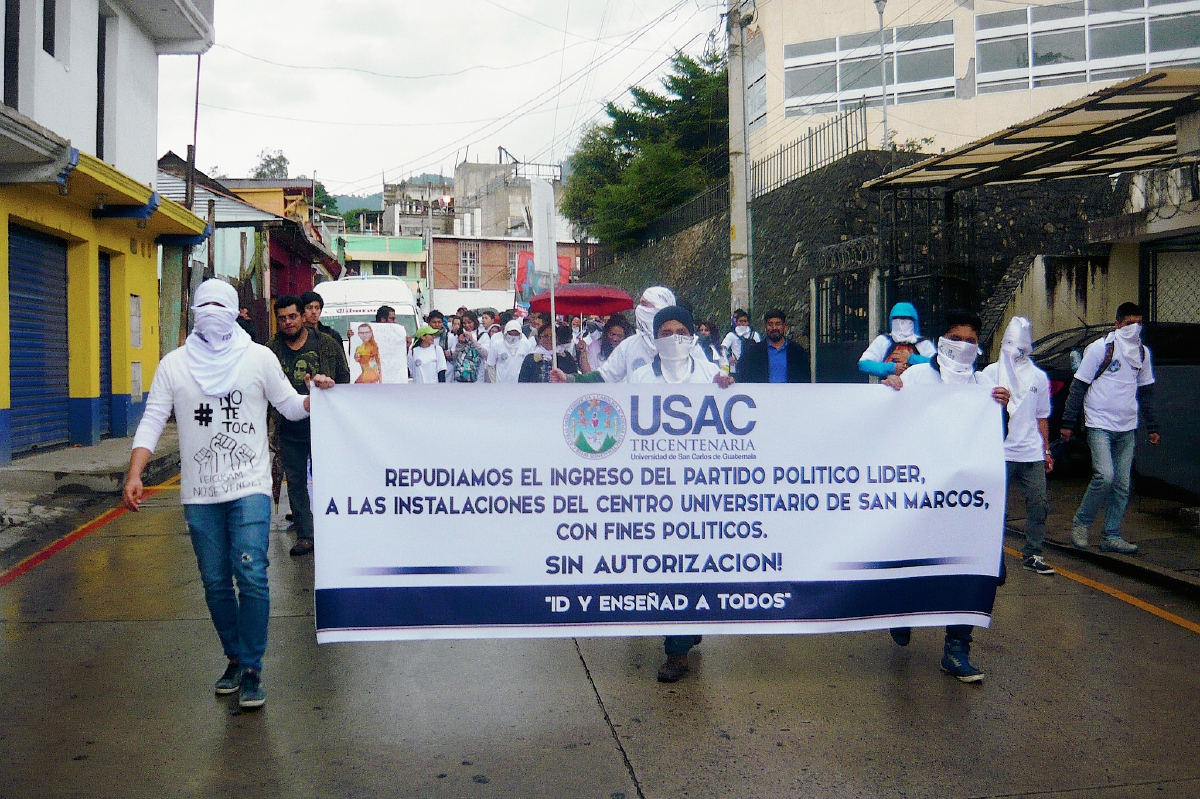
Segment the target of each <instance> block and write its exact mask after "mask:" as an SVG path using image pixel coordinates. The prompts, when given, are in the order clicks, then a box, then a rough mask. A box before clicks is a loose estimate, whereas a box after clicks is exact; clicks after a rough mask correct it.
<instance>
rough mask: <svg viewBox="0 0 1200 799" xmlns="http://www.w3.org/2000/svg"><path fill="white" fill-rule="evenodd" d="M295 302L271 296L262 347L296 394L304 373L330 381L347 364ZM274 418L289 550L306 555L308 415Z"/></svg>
mask: <svg viewBox="0 0 1200 799" xmlns="http://www.w3.org/2000/svg"><path fill="white" fill-rule="evenodd" d="M300 307H301V303H300V298H299V297H294V296H290V295H285V296H283V297H279V298H278V299H276V300H275V323H276V325H277V326H278V328H279V332H278V333H277V334H276V335H275V337H274V338H273V339H271V341H270V343H268V344H267V347H269V348H270V350H271V351H272V352H274V353H275V357H276V358H278V359H279V365H280V366H281V367H283V373H284V375H285V376H286V377H287V379H288V380H290V381H291V383H292V386H293V387H295V389H296V391H298V392H299V393H301V394H307V393H308V386H307V385H306V383H305V378H306V377H311V376H313V375H322V374H323V375H329V376H331V377H332V378H333V380H334V382H335V383H349V382H350V369H349V367H348V366H347V365H346V353H345V352H344V351H343V350H342V346H341V345H340V344H339V343H337V342H336V341H334V339H333V338H332V337H330V336H327V335H325V334H324V333H320V332H318V331H316V330H312V329H310V328H308V327H306V326H305V324H304V314H303V313H302V312H301V310H300ZM274 418H275V430H276V432H277V434H278V437H279V450H280V459H281V460H282V461H283V472H284V476H285V479H286V480H287V484H288V504H290V505H291V506H292V521H293V522H294V523H295V525H296V545H295V546H294V547H292V549H291V554H292V555H307V554H308V553H310V552H312V551H313V515H312V508H311V507H310V506H309V500H308V459H309V458H310V457H311V456H312V439H311V438H310V434H309V423H308V419H302V420H300V421H298V422H292V421H289V420H287V419H284V418H282V417H279V416H276V417H274Z"/></svg>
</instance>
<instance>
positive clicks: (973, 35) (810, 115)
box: [744, 0, 1200, 160]
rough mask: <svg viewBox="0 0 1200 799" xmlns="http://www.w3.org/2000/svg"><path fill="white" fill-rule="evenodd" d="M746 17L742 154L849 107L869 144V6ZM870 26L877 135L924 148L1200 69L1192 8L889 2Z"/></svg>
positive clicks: (817, 3)
mask: <svg viewBox="0 0 1200 799" xmlns="http://www.w3.org/2000/svg"><path fill="white" fill-rule="evenodd" d="M757 8H758V10H757V19H756V20H755V23H754V24H753V25H752V26H751V28H750V29H749V30H748V31H747V37H748V38H747V43H746V52H745V58H746V70H745V76H744V79H745V82H746V87H747V88H746V92H747V93H746V108H747V119H748V122H749V125H750V152H751V157H752V159H754V160H760V159H763V158H764V157H766V156H768V155H770V154H771V153H773V152H775V151H777V150H778V149H779V148H780V146H782V145H786V144H788V143H791V142H792V141H795V140H796V139H799V138H800V137H802V136H803V135H804V133H805V132H806V131H807V129H808V128H809V127H815V126H817V125H819V124H820V123H821V122H823V121H825V120H826V119H827V118H829V116H830V115H831V114H833V113H835V112H837V111H839V110H845V109H847V108H849V107H852V106H854V105H856V104H857V103H859V102H865V103H866V104H867V107H868V108H867V113H868V122H869V129H870V131H871V135H870V141H871V145H872V146H873V147H878V146H881V144H882V141H883V126H882V113H881V107H880V106H881V103H880V98H881V96H882V94H883V92H882V88H881V80H880V78H881V75H880V52H879V48H880V32H879V16H878V14H877V12H876V9H875V5H874V3H873V2H872V1H871V0H849V1H848V2H839V3H830V2H824V1H823V0H773V2H770V3H758V5H757ZM883 24H884V31H883V39H884V42H885V58H884V61H885V64H886V79H887V96H888V127H889V128H890V129H892V130H893V131H895V135H894V137H893V141H894V143H895V144H897V145H900V146H902V145H904V144H905V143H906V142H911V143H912V145H914V146H915V145H920V146H923V147H924V149H925V151H926V152H938V151H939V150H941V149H943V148H944V149H946V150H951V149H954V148H955V147H959V146H961V145H964V144H966V143H968V142H970V141H972V140H974V139H977V138H979V137H981V136H984V135H986V134H988V133H991V132H993V131H996V130H999V129H1001V128H1004V127H1006V126H1008V125H1012V124H1015V123H1018V122H1021V121H1024V120H1026V119H1030V118H1032V117H1034V116H1037V115H1038V114H1039V113H1041V112H1043V111H1045V110H1047V109H1050V108H1053V107H1056V106H1060V105H1063V104H1065V103H1068V102H1070V101H1072V100H1075V99H1077V98H1079V97H1081V96H1083V95H1085V94H1088V93H1089V92H1092V91H1095V90H1096V89H1098V88H1101V87H1102V86H1106V85H1110V84H1111V83H1113V82H1115V81H1118V80H1122V79H1125V78H1128V77H1131V76H1133V75H1137V74H1142V73H1145V72H1147V71H1148V70H1150V69H1154V68H1157V67H1166V66H1185V65H1189V64H1196V63H1200V2H1197V0H1185V1H1183V2H1180V1H1179V0H1075V1H1074V2H1066V3H1063V2H1039V1H1037V0H1029V2H1020V3H1014V2H1012V0H975V1H974V2H948V1H947V0H914V2H905V3H901V2H898V0H893V2H890V3H888V4H887V6H886V8H885V11H884V15H883ZM928 139H932V142H928V141H924V140H928Z"/></svg>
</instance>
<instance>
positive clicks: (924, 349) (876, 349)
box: [858, 302, 937, 378]
mask: <svg viewBox="0 0 1200 799" xmlns="http://www.w3.org/2000/svg"><path fill="white" fill-rule="evenodd" d="M889 321H890V324H891V329H890V330H889V331H888V332H887V333H884V334H881V335H878V336H876V337H875V340H874V341H872V342H871V346H869V347H867V349H866V350H865V351H864V352H863V354H862V355H861V356H860V357H859V359H858V371H860V372H863V373H864V374H868V375H871V376H873V377H879V378H884V377H887V376H888V375H899V374H903V373H904V370H905V369H907V368H908V367H910V366H916V365H917V364H919V363H929V359H930V358H932V357H933V356H934V355H935V354H936V353H937V348H936V347H935V346H934V345H933V342H932V341H930V340H929V339H926V338H922V337H921V320H920V319H919V318H918V316H917V309H916V306H914V305H913V304H912V303H910V302H898V303H896V304H895V305H893V306H892V313H891V317H890V320H889Z"/></svg>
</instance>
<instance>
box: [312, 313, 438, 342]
mask: <svg viewBox="0 0 1200 799" xmlns="http://www.w3.org/2000/svg"><path fill="white" fill-rule="evenodd" d="M321 322H322V323H324V324H327V325H329V326H330V327H332V328H333V329H334V330H336V331H337V332H338V333H339V334H340V335H341V336H342V338H345V337H346V331H348V330H357V329H358V326H359V325H360V324H362V323H364V322H366V323H367V324H375V314H374V313H362V314H352V313H350V314H324V315H322V316H321ZM396 323H397V324H400V325H404V329H405V330H407V331H408V335H410V336H411V335H412V334H413V333H416V332H417V317H415V316H413V315H411V314H399V313H398V314H396Z"/></svg>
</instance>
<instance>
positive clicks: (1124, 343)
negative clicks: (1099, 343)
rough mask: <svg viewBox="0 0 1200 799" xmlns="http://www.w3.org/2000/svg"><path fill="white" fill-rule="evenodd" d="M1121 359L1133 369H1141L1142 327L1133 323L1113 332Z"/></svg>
mask: <svg viewBox="0 0 1200 799" xmlns="http://www.w3.org/2000/svg"><path fill="white" fill-rule="evenodd" d="M1114 332H1115V333H1116V334H1117V336H1116V341H1117V348H1118V349H1119V350H1120V351H1121V359H1122V360H1123V361H1125V362H1126V363H1128V364H1129V365H1130V366H1132V367H1133V368H1134V369H1140V368H1142V326H1141V325H1140V324H1137V323H1134V324H1132V325H1125V326H1124V327H1118V328H1117V329H1116V330H1115V331H1114Z"/></svg>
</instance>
